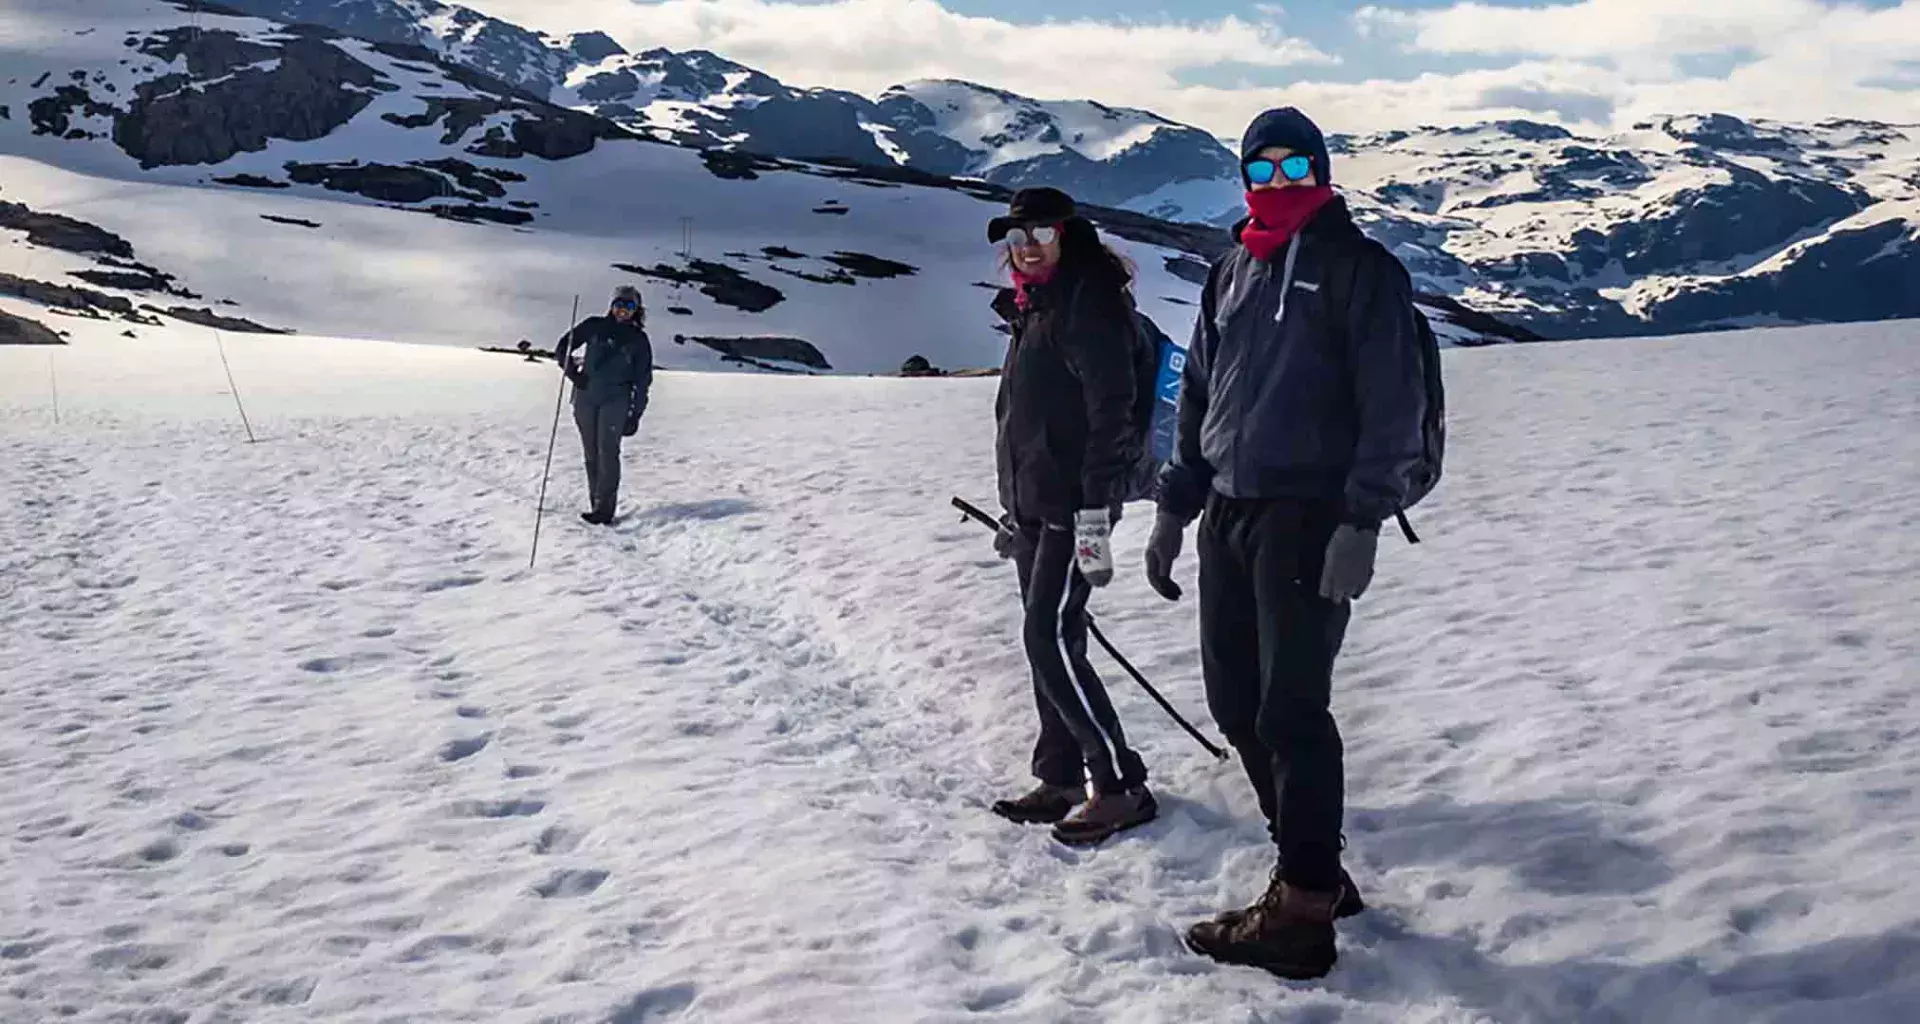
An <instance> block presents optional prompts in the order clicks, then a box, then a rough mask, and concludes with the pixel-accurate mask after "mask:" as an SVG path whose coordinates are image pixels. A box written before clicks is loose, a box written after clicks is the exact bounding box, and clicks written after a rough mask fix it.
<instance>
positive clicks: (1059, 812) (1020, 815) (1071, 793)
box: [993, 782, 1087, 825]
mask: <svg viewBox="0 0 1920 1024" xmlns="http://www.w3.org/2000/svg"><path fill="white" fill-rule="evenodd" d="M1086 798H1087V790H1086V787H1084V786H1054V785H1049V784H1047V783H1045V782H1042V783H1041V784H1039V785H1038V786H1035V787H1034V788H1033V789H1032V790H1030V791H1028V792H1027V793H1024V794H1022V795H1020V796H1017V797H1014V798H1013V799H1011V800H996V801H994V804H993V813H995V814H998V815H999V816H1001V817H1002V818H1005V819H1007V820H1008V821H1017V822H1019V823H1020V824H1022V825H1051V824H1053V823H1054V822H1056V821H1059V820H1060V819H1061V818H1064V817H1066V816H1067V815H1068V813H1070V812H1071V811H1072V810H1073V808H1074V806H1075V805H1077V804H1079V803H1080V802H1081V801H1082V800H1085V799H1086Z"/></svg>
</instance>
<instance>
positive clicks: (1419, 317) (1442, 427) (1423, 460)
mask: <svg viewBox="0 0 1920 1024" xmlns="http://www.w3.org/2000/svg"><path fill="white" fill-rule="evenodd" d="M1378 244H1379V243H1378V242H1374V241H1372V240H1371V239H1363V240H1361V241H1359V242H1357V243H1356V245H1355V248H1354V250H1353V251H1351V252H1350V253H1348V254H1346V255H1347V259H1346V260H1345V262H1346V263H1347V264H1348V267H1347V268H1346V270H1345V272H1344V273H1333V272H1331V271H1332V268H1331V266H1329V273H1328V274H1327V280H1326V281H1323V282H1322V283H1321V290H1322V295H1323V296H1324V301H1323V302H1322V304H1321V308H1322V309H1324V310H1325V311H1326V312H1327V313H1328V314H1329V316H1328V320H1329V322H1328V323H1327V325H1326V326H1327V329H1328V330H1330V331H1333V332H1335V333H1344V330H1345V328H1344V327H1342V326H1341V324H1340V323H1339V322H1338V318H1337V317H1334V316H1332V315H1331V314H1333V313H1334V312H1335V311H1336V310H1344V309H1345V307H1346V298H1345V297H1346V296H1347V295H1348V294H1351V291H1352V288H1351V285H1352V283H1353V277H1354V275H1355V274H1356V273H1358V265H1359V259H1358V257H1359V252H1358V246H1360V245H1378ZM1336 281H1337V282H1339V283H1340V285H1341V286H1342V287H1341V288H1340V290H1339V291H1338V292H1337V293H1336V292H1335V290H1334V289H1333V287H1332V285H1333V283H1334V282H1336ZM1336 294H1338V296H1339V297H1338V298H1336V297H1335V295H1336ZM1413 320H1414V325H1415V327H1417V328H1418V330H1419V332H1420V366H1421V371H1422V376H1423V377H1424V378H1425V380H1426V386H1427V403H1426V404H1427V408H1426V415H1425V416H1423V417H1421V421H1420V439H1421V446H1420V448H1421V452H1420V461H1419V462H1418V463H1417V464H1416V465H1415V466H1414V467H1413V469H1412V470H1411V471H1410V472H1409V474H1408V479H1407V499H1406V501H1405V502H1404V503H1402V504H1401V506H1400V507H1399V508H1397V509H1395V510H1394V513H1393V517H1394V519H1395V520H1397V521H1398V522H1399V523H1400V532H1401V533H1403V534H1405V535H1406V538H1407V541H1408V543H1411V544H1418V543H1420V535H1419V534H1416V533H1414V532H1413V524H1412V523H1409V522H1408V521H1407V509H1410V508H1412V507H1413V506H1415V505H1418V504H1419V503H1420V501H1421V500H1422V499H1423V498H1425V497H1426V496H1427V495H1429V494H1432V493H1433V489H1434V488H1435V487H1438V486H1439V485H1440V473H1441V468H1442V466H1443V465H1444V463H1445V461H1446V454H1447V389H1446V382H1445V381H1444V380H1443V379H1442V377H1441V373H1440V369H1441V367H1440V339H1439V337H1438V336H1436V335H1435V334H1434V333H1433V325H1432V324H1431V323H1428V322H1427V315H1426V313H1424V312H1422V311H1421V309H1420V307H1419V306H1418V305H1415V306H1414V307H1413Z"/></svg>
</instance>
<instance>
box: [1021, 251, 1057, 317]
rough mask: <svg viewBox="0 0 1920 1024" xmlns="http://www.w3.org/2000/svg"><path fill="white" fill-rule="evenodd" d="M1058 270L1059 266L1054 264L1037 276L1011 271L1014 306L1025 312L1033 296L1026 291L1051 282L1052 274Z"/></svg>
mask: <svg viewBox="0 0 1920 1024" xmlns="http://www.w3.org/2000/svg"><path fill="white" fill-rule="evenodd" d="M1059 269H1060V264H1058V263H1055V264H1054V265H1053V266H1051V267H1048V268H1047V269H1045V270H1043V271H1041V272H1040V273H1038V274H1028V273H1024V272H1022V271H1018V270H1016V271H1013V302H1014V305H1016V306H1019V307H1020V311H1021V312H1022V313H1024V312H1026V311H1027V307H1028V306H1031V305H1032V304H1033V296H1031V295H1028V294H1027V289H1029V288H1032V287H1033V286H1035V285H1042V284H1046V283H1047V282H1048V281H1051V280H1053V275H1054V272H1055V271H1057V270H1059Z"/></svg>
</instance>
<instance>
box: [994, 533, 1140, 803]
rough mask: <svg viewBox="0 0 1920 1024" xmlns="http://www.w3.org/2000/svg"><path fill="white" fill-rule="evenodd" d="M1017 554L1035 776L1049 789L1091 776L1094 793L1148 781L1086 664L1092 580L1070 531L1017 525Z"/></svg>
mask: <svg viewBox="0 0 1920 1024" xmlns="http://www.w3.org/2000/svg"><path fill="white" fill-rule="evenodd" d="M1020 531H1021V534H1022V535H1023V536H1022V543H1021V544H1020V546H1019V548H1018V550H1017V551H1016V552H1015V564H1016V566H1017V567H1018V569H1019V571H1020V596H1021V600H1022V601H1023V602H1024V603H1025V606H1026V626H1025V630H1024V639H1025V643H1026V649H1027V662H1028V664H1029V665H1031V666H1032V668H1033V693H1034V702H1035V704H1036V705H1037V706H1038V707H1039V710H1040V739H1039V740H1038V741H1037V742H1036V743H1035V744H1034V747H1033V774H1034V776H1035V777H1036V778H1038V779H1039V780H1040V781H1042V782H1045V783H1047V784H1048V785H1054V786H1074V787H1079V786H1083V785H1085V784H1086V780H1087V778H1088V777H1091V778H1092V779H1093V786H1094V789H1095V790H1096V791H1097V792H1101V793H1120V792H1124V791H1125V790H1128V789H1132V788H1133V787H1135V786H1138V785H1141V784H1143V783H1145V782H1146V781H1147V766H1146V764H1145V763H1144V762H1142V761H1141V760H1140V755H1139V754H1136V753H1134V752H1133V751H1132V750H1131V749H1129V748H1128V746H1127V738H1126V736H1125V735H1124V734H1123V733H1122V732H1121V731H1120V716H1119V715H1117V714H1115V713H1114V710H1113V701H1111V700H1109V699H1108V697H1107V688H1106V687H1105V686H1104V685H1102V684H1101V682H1100V676H1099V675H1098V674H1097V673H1095V672H1094V670H1093V665H1092V663H1090V662H1088V661H1087V598H1088V597H1089V596H1091V594H1092V592H1093V585H1092V584H1090V583H1088V582H1087V579H1086V577H1085V576H1082V575H1080V570H1079V569H1078V568H1076V567H1075V565H1074V551H1073V547H1074V539H1073V531H1072V530H1055V529H1049V528H1045V527H1038V526H1027V525H1024V524H1023V525H1022V526H1021V527H1020Z"/></svg>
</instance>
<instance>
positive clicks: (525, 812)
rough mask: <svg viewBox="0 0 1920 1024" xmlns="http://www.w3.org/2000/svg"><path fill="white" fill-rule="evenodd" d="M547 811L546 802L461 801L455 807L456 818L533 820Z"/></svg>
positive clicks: (454, 814)
mask: <svg viewBox="0 0 1920 1024" xmlns="http://www.w3.org/2000/svg"><path fill="white" fill-rule="evenodd" d="M546 809H547V802H546V801H545V800H524V799H522V800H460V801H456V802H455V803H454V805H453V816H454V817H456V818H531V817H533V816H534V815H536V814H539V813H540V812H541V811H544V810H546Z"/></svg>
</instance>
